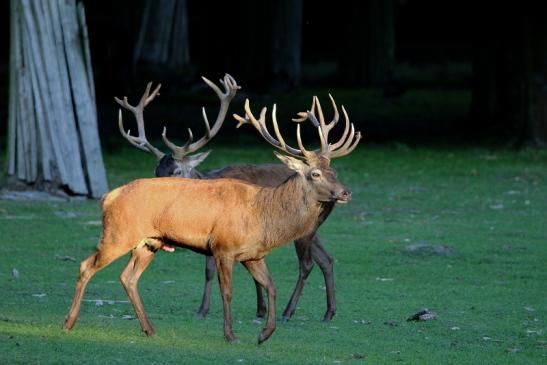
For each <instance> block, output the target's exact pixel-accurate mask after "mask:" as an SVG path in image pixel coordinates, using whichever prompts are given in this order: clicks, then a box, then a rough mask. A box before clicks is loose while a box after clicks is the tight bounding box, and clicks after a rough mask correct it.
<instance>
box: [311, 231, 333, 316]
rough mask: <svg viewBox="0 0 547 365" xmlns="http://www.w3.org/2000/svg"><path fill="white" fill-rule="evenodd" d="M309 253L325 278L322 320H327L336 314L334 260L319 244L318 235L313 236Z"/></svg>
mask: <svg viewBox="0 0 547 365" xmlns="http://www.w3.org/2000/svg"><path fill="white" fill-rule="evenodd" d="M311 247H312V249H311V253H312V257H313V261H315V262H316V263H317V265H319V268H320V269H321V271H322V272H323V277H324V278H325V288H326V295H327V311H326V312H325V315H324V317H323V321H324V322H328V321H330V320H331V319H332V317H334V315H335V314H336V298H335V294H334V273H333V262H334V260H333V259H332V257H331V256H330V255H329V253H328V252H327V251H326V250H325V248H324V247H323V246H322V245H321V242H320V241H319V237H317V236H315V237H314V240H313V245H312V246H311Z"/></svg>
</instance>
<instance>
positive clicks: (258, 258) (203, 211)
mask: <svg viewBox="0 0 547 365" xmlns="http://www.w3.org/2000/svg"><path fill="white" fill-rule="evenodd" d="M143 99H144V100H145V101H144V103H143V104H145V103H146V100H147V98H143ZM246 112H247V117H246V118H245V119H244V118H238V119H239V120H240V122H242V123H244V122H250V123H251V124H252V125H253V126H254V127H255V128H256V129H257V130H258V131H259V132H260V134H261V135H262V136H263V137H264V138H265V139H266V140H267V141H268V142H269V143H271V144H272V145H274V146H275V147H277V148H279V149H280V150H282V151H284V152H286V153H287V154H289V155H291V156H294V157H291V156H286V155H281V154H276V155H277V157H278V158H279V159H280V160H281V161H282V162H283V163H284V164H286V165H287V166H288V167H289V168H290V169H292V170H293V171H295V173H294V174H293V175H291V176H290V177H289V178H288V179H287V180H285V181H284V182H283V183H282V184H280V185H278V186H276V187H260V186H258V185H255V184H249V183H247V182H243V181H241V180H236V179H213V180H196V179H185V178H173V177H165V178H153V179H139V180H135V181H133V182H131V183H129V184H127V185H124V186H121V187H119V188H117V189H114V190H113V191H111V192H110V193H108V194H107V195H106V196H105V197H104V199H103V202H102V210H103V232H102V236H101V240H100V242H99V245H98V247H97V250H96V251H95V252H94V253H93V254H91V255H90V256H89V257H88V258H87V259H85V260H84V261H82V263H81V265H80V276H79V278H78V281H77V283H76V292H75V295H74V299H73V302H72V306H71V308H70V311H69V313H68V315H67V318H66V320H65V324H64V328H65V329H66V330H70V329H71V328H72V327H73V326H74V324H75V322H76V319H77V317H78V313H79V310H80V304H81V300H82V297H83V294H84V290H85V287H86V285H87V283H88V282H89V280H90V279H91V278H92V277H93V275H94V274H95V273H96V272H97V271H99V270H101V269H102V268H104V267H105V266H107V265H108V264H110V263H111V262H113V261H114V260H116V259H117V258H119V257H121V256H123V255H125V254H127V253H129V252H131V254H132V255H131V259H130V260H129V263H128V264H127V266H126V267H125V269H124V270H123V272H122V274H121V276H120V279H121V282H122V284H123V286H124V288H125V290H126V292H127V294H128V297H129V299H130V301H131V303H132V305H133V307H134V309H135V312H136V314H137V317H138V318H139V321H140V324H141V327H142V330H143V331H144V332H145V333H146V334H147V335H153V334H155V331H154V329H153V327H152V325H151V324H150V321H149V320H148V317H147V315H146V312H145V310H144V307H143V304H142V302H141V299H140V296H139V294H138V291H137V284H138V280H139V278H140V276H141V274H142V272H143V271H144V270H145V269H146V268H147V266H148V265H149V264H150V262H151V261H152V259H153V258H154V255H155V253H156V252H157V251H158V250H160V249H162V248H163V246H165V245H168V246H178V247H181V248H188V249H191V250H193V251H196V252H199V253H203V254H205V255H211V256H213V257H214V260H215V264H216V268H217V271H218V276H219V283H220V291H221V294H222V298H223V304H224V336H225V338H226V340H228V341H230V342H233V341H235V340H236V337H235V336H234V334H233V330H232V315H231V304H230V303H231V297H232V267H233V263H234V262H235V261H239V262H241V263H242V264H243V265H244V266H245V267H246V268H247V270H248V271H249V273H250V274H251V275H252V276H253V278H254V279H255V280H256V281H258V282H259V283H260V285H261V286H262V287H263V288H264V289H265V290H266V291H267V293H268V319H267V322H266V326H265V327H264V328H263V329H262V331H261V332H260V335H259V337H258V343H262V342H264V341H265V340H267V339H268V338H269V337H270V336H271V334H272V333H273V332H274V330H275V327H276V321H275V294H276V291H275V285H274V282H273V280H272V278H271V277H270V274H269V272H268V268H267V266H266V262H265V260H264V257H265V256H266V255H267V254H268V253H269V252H271V251H272V250H273V249H274V248H276V247H279V246H281V245H283V244H285V243H287V242H288V241H290V240H293V239H295V238H298V237H304V236H307V235H309V234H311V233H312V232H314V231H315V230H316V229H317V223H318V220H319V217H320V216H321V214H322V213H323V211H324V205H325V204H332V203H334V202H340V203H346V202H348V201H349V200H350V198H351V192H350V191H349V190H348V189H347V188H346V187H345V186H344V185H342V184H341V183H340V182H339V181H338V180H337V178H336V172H335V171H334V170H333V169H332V168H331V167H330V166H329V164H330V159H329V156H335V155H337V154H344V153H346V150H348V149H351V148H354V146H355V145H356V143H355V144H352V142H353V141H354V140H355V133H353V130H352V133H350V136H349V137H348V140H349V143H348V142H346V143H344V144H343V145H342V146H341V147H340V148H339V149H334V148H333V146H332V145H329V144H328V143H327V139H326V136H325V134H324V131H325V129H324V128H323V129H322V128H321V127H325V125H324V123H321V126H318V127H317V131H318V134H319V138H320V140H321V150H320V151H307V150H306V149H305V148H304V146H303V145H302V141H301V137H300V124H298V126H297V142H298V146H299V149H296V148H293V147H290V146H288V145H287V144H286V143H285V142H284V140H283V138H282V137H281V135H280V134H279V131H278V128H277V123H276V121H275V117H274V129H275V133H276V136H277V137H278V140H276V139H274V138H273V137H272V136H271V135H270V134H269V132H268V130H267V128H266V125H265V120H264V118H265V109H263V111H262V113H261V117H260V119H258V120H257V119H255V118H254V117H253V115H252V114H251V112H250V109H249V103H248V100H247V101H246ZM274 115H275V114H274ZM306 118H312V119H313V117H311V116H310V115H309V113H308V114H306V116H303V118H302V119H306ZM128 135H129V133H128ZM357 142H358V139H357ZM301 159H302V160H301Z"/></svg>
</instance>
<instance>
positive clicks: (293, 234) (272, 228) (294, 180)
mask: <svg viewBox="0 0 547 365" xmlns="http://www.w3.org/2000/svg"><path fill="white" fill-rule="evenodd" d="M255 207H256V208H257V213H258V214H257V216H258V217H259V219H260V224H261V226H262V244H263V245H265V246H266V247H267V248H268V249H273V248H275V247H279V246H282V245H283V244H286V243H288V242H289V241H291V240H294V239H296V238H299V237H302V236H305V235H307V234H309V233H311V232H313V231H314V230H315V229H316V228H317V224H318V219H319V216H320V215H321V213H322V211H323V208H322V203H320V202H319V201H317V200H315V199H314V194H313V192H312V191H311V189H310V187H309V185H308V183H307V182H306V180H305V178H304V177H302V176H300V175H298V174H294V175H292V176H290V177H289V178H288V179H287V180H286V181H285V182H284V183H282V184H280V185H278V186H277V187H274V188H262V189H260V190H259V193H258V194H257V197H256V204H255Z"/></svg>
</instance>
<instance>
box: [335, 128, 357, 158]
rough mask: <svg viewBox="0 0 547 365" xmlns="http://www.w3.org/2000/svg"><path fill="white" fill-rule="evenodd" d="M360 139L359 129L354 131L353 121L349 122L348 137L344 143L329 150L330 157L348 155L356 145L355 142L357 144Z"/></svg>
mask: <svg viewBox="0 0 547 365" xmlns="http://www.w3.org/2000/svg"><path fill="white" fill-rule="evenodd" d="M360 140H361V132H359V131H358V132H355V127H354V125H353V123H351V132H350V134H349V137H348V139H347V140H346V142H345V143H344V145H343V146H342V147H340V148H339V149H337V150H331V152H330V158H338V157H342V156H346V155H348V154H349V153H351V152H352V151H353V150H354V149H355V148H356V147H357V144H359V141H360Z"/></svg>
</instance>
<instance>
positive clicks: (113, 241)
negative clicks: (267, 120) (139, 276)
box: [99, 176, 315, 261]
mask: <svg viewBox="0 0 547 365" xmlns="http://www.w3.org/2000/svg"><path fill="white" fill-rule="evenodd" d="M295 177H296V176H295ZM295 180H296V179H295ZM264 192H265V191H264V189H263V188H262V187H260V186H257V185H253V184H249V183H245V182H242V181H240V180H235V179H215V180H200V181H199V182H197V181H196V180H194V179H184V178H177V177H165V178H151V179H139V180H135V181H133V182H131V183H129V184H127V185H124V186H122V187H119V188H117V189H115V190H113V191H112V192H110V193H109V194H107V195H106V196H105V198H104V200H103V229H104V232H103V239H102V240H101V245H116V246H118V245H120V246H123V248H122V247H120V248H121V249H122V250H124V251H126V250H128V249H129V250H131V249H133V248H136V247H138V246H140V245H143V244H144V245H147V246H148V247H149V248H150V249H152V250H154V251H155V250H158V249H160V248H161V246H162V245H163V244H169V245H174V246H178V247H183V248H187V249H190V250H192V251H195V252H198V253H202V254H205V255H213V254H216V255H222V254H228V255H230V256H231V257H232V258H233V259H234V260H236V261H246V260H257V259H261V258H263V257H264V256H265V255H266V254H268V252H270V251H271V250H272V249H273V248H274V247H275V246H278V245H280V244H282V243H284V242H287V241H289V240H291V239H293V238H294V237H293V236H294V234H293V235H291V236H287V237H283V235H281V237H280V236H279V234H276V239H275V241H273V240H272V239H271V237H272V235H271V234H268V232H271V229H272V226H271V221H270V219H268V218H269V217H272V218H274V217H277V216H280V215H282V214H285V215H286V214H289V215H290V213H291V212H289V211H287V210H283V212H278V213H276V212H275V209H274V204H270V203H271V202H270V200H271V199H272V198H275V189H274V194H261V193H264ZM263 195H264V196H263ZM265 205H266V206H267V209H266V214H264V209H263V207H264V206H265ZM261 208H262V209H261ZM286 208H287V207H286V206H285V207H284V209H286ZM314 221H315V220H310V222H298V219H295V220H293V223H292V224H291V225H292V226H298V225H300V227H301V228H300V229H298V231H297V232H294V230H292V229H289V230H286V228H287V227H285V229H283V230H284V231H289V232H290V231H293V233H296V234H297V235H304V234H306V233H308V231H311V230H312V229H313V228H314V226H315V225H314ZM266 224H267V225H268V226H267V227H265V225H266ZM265 228H267V229H265ZM291 228H293V227H291ZM297 237H298V236H297ZM101 248H103V249H104V248H106V247H99V249H101Z"/></svg>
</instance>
